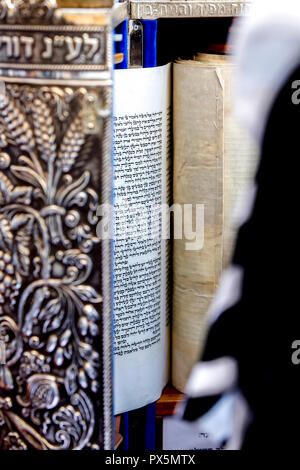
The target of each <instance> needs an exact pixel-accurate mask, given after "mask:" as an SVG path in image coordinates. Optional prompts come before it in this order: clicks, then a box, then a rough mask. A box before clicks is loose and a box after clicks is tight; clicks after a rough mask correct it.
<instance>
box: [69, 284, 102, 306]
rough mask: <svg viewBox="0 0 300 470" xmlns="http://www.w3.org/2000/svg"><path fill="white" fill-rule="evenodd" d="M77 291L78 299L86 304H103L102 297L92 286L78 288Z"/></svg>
mask: <svg viewBox="0 0 300 470" xmlns="http://www.w3.org/2000/svg"><path fill="white" fill-rule="evenodd" d="M75 291H76V294H77V295H78V297H80V299H81V300H83V301H85V302H92V303H94V304H96V303H99V302H102V297H101V295H99V294H98V293H97V292H96V290H95V289H94V288H93V287H91V286H85V285H81V286H76V289H75Z"/></svg>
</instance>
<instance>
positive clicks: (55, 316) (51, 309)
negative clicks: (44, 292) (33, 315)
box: [38, 298, 64, 333]
mask: <svg viewBox="0 0 300 470" xmlns="http://www.w3.org/2000/svg"><path fill="white" fill-rule="evenodd" d="M63 317H64V310H63V302H62V299H61V298H57V299H52V300H49V301H48V302H47V304H46V306H45V307H44V308H43V309H42V310H41V313H40V314H39V317H38V318H39V320H41V323H42V331H43V333H49V332H50V331H53V330H57V328H59V327H60V326H61V322H62V319H63Z"/></svg>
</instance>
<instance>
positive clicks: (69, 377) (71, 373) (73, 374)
mask: <svg viewBox="0 0 300 470" xmlns="http://www.w3.org/2000/svg"><path fill="white" fill-rule="evenodd" d="M76 379H77V367H76V366H75V365H74V364H72V365H70V366H69V367H68V368H67V370H66V378H65V387H66V391H67V394H68V395H73V393H75V392H76V391H77V388H78V386H77V382H76Z"/></svg>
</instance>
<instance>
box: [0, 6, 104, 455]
mask: <svg viewBox="0 0 300 470" xmlns="http://www.w3.org/2000/svg"><path fill="white" fill-rule="evenodd" d="M29 3H30V5H31V3H32V2H28V5H29ZM38 3H39V2H37V1H34V2H33V4H34V5H35V6H36V8H38ZM22 4H23V5H24V8H25V7H26V5H25V2H22ZM33 4H32V5H33ZM15 5H17V3H15ZM28 5H27V6H28ZM43 5H46V6H47V2H43ZM49 5H52V2H49ZM0 11H1V10H0ZM20 11H21V10H20V9H19V14H20ZM26 11H27V10H26V8H25V10H22V12H23V13H22V15H23V18H25V16H26V15H27V13H26ZM41 14H42V13H41ZM43 14H44V13H43ZM85 93H86V90H85V89H84V88H80V89H76V90H73V89H71V88H69V87H66V88H59V87H49V88H48V87H42V88H39V87H33V86H32V87H31V86H19V85H7V87H6V94H4V95H1V96H0V133H1V137H0V142H1V149H2V150H1V152H0V333H1V334H0V336H1V341H2V344H3V345H4V346H3V347H4V348H5V352H4V353H3V354H2V355H4V356H5V357H4V361H2V362H3V364H0V409H1V413H0V425H1V426H2V427H3V428H5V429H6V427H7V429H6V432H4V434H2V435H4V437H3V439H2V447H3V448H20V449H22V448H26V447H27V446H29V447H34V448H36V449H50V450H56V449H80V448H83V447H84V446H85V445H87V444H88V442H89V441H90V439H91V437H92V435H93V432H94V427H95V412H94V405H93V400H95V398H93V396H94V397H95V396H96V395H95V394H96V393H97V392H98V389H99V377H98V374H99V368H100V356H99V352H98V351H99V334H100V331H99V325H100V320H101V317H100V313H101V310H100V309H99V307H101V302H102V297H101V295H100V294H99V293H98V292H97V290H96V289H95V285H97V284H98V281H97V278H95V279H94V277H95V274H94V266H93V261H92V253H93V250H94V248H95V246H96V245H97V243H98V242H99V239H98V238H97V237H96V235H95V233H94V232H95V222H96V220H97V218H96V209H97V205H98V197H97V193H96V192H95V190H94V189H93V187H92V175H91V171H90V170H89V169H85V170H84V171H82V170H81V169H80V167H78V169H77V165H78V162H80V159H81V152H84V151H85V149H84V147H85V141H86V136H85V134H84V132H83V127H82V107H81V106H82V97H83V96H84V95H85ZM54 116H56V117H58V120H57V119H56V120H55V119H54ZM93 279H94V280H93ZM3 351H4V349H3ZM13 389H14V391H15V392H14V395H13V396H12V397H7V394H9V393H10V391H11V390H13ZM3 394H6V396H5V397H4V395H3ZM2 395H3V397H2ZM5 400H6V401H5ZM7 400H8V401H7ZM11 400H15V402H14V406H13V407H11V406H8V405H11ZM7 423H10V424H9V426H7Z"/></svg>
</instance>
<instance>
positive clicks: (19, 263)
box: [11, 214, 34, 276]
mask: <svg viewBox="0 0 300 470" xmlns="http://www.w3.org/2000/svg"><path fill="white" fill-rule="evenodd" d="M33 224H34V220H33V218H32V216H31V215H28V214H16V215H15V216H14V217H13V218H12V221H11V230H12V231H13V232H14V233H15V236H14V246H13V261H14V264H15V266H16V267H17V269H18V271H19V273H20V274H21V275H23V276H28V275H29V269H30V246H31V242H32V229H33Z"/></svg>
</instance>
